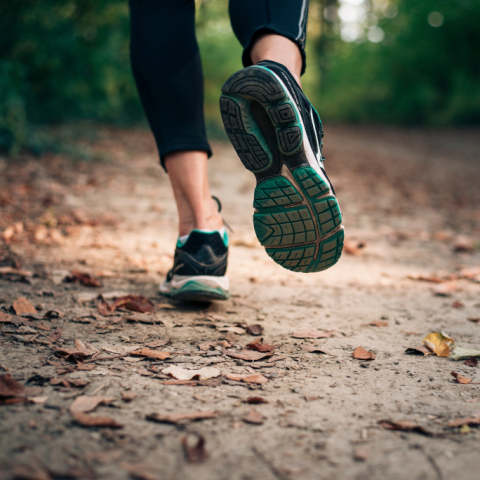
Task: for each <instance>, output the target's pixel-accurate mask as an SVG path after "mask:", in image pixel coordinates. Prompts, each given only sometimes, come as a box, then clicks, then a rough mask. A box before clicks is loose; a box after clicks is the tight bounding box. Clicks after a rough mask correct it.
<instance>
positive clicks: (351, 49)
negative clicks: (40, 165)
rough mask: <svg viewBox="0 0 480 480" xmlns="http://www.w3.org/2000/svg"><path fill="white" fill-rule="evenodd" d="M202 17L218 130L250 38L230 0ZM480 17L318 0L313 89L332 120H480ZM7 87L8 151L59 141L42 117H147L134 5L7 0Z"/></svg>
mask: <svg viewBox="0 0 480 480" xmlns="http://www.w3.org/2000/svg"><path fill="white" fill-rule="evenodd" d="M172 1H173V0H172ZM352 5H353V6H354V7H355V8H357V9H358V8H359V9H360V10H358V11H357V13H358V12H360V14H361V15H360V16H358V18H357V19H356V20H355V19H354V20H355V21H356V23H355V21H354V23H355V25H354V26H355V28H357V30H358V31H357V33H358V35H357V38H355V39H353V40H352V38H347V37H348V35H346V34H345V32H347V33H348V28H350V30H351V28H352V24H348V22H347V23H345V21H344V20H345V18H347V17H348V15H346V14H345V12H346V10H345V7H348V8H350V7H351V6H352ZM339 6H340V7H341V8H340V10H338V7H339ZM342 8H343V10H342ZM392 12H393V13H395V15H394V14H393V13H392ZM432 12H437V14H439V15H440V17H441V19H442V22H441V25H437V24H438V23H439V20H438V18H440V17H438V15H437V14H435V15H437V16H436V17H435V15H434V17H431V15H432ZM339 13H340V15H339ZM347 13H348V12H347ZM343 17H345V18H343ZM432 18H433V20H432ZM435 19H436V20H435ZM197 20H198V21H197V37H198V41H199V44H200V49H201V53H202V60H203V66H204V74H205V111H206V116H207V125H208V130H209V133H210V134H212V135H214V136H220V135H223V129H222V128H221V121H220V116H219V112H218V96H219V89H220V87H221V85H222V84H223V82H224V81H225V80H226V79H227V78H228V77H229V76H230V75H231V73H232V72H234V71H235V70H237V69H239V68H241V62H240V56H241V47H240V45H239V44H238V42H237V40H236V39H235V37H234V35H233V33H232V30H231V27H230V22H229V18H228V1H227V0H201V1H200V0H197ZM347 20H348V21H350V22H351V21H352V19H351V18H350V19H348V18H347ZM432 22H433V24H435V26H432ZM479 25H480V1H479V0H456V1H452V0H421V1H419V0H363V2H362V0H340V4H339V3H337V0H311V8H310V20H309V31H308V38H309V41H308V42H307V45H308V48H307V54H308V68H307V73H306V75H305V76H304V77H303V79H302V81H303V85H304V88H305V90H306V93H307V95H309V96H310V97H311V98H312V100H313V101H314V103H316V104H317V105H318V106H319V107H320V113H321V115H322V118H323V119H324V121H325V120H327V121H347V122H388V123H397V124H398V123H400V124H405V123H408V124H422V125H465V124H474V123H479V121H480V62H479V61H478V52H479V51H480V33H479V32H480V29H479ZM345 28H347V30H345ZM346 40H350V41H346ZM0 92H1V93H0V151H8V152H10V153H15V152H17V151H18V150H19V149H20V148H21V147H27V148H30V149H31V150H33V151H36V152H37V153H41V152H42V148H43V147H42V145H44V146H46V147H45V148H50V147H48V141H47V142H43V144H42V139H41V136H39V135H38V134H37V132H38V126H41V125H52V124H57V125H58V124H61V123H63V122H68V121H71V120H75V121H77V120H88V121H97V122H98V121H100V122H108V123H115V124H132V123H138V122H144V115H143V112H142V108H141V105H140V102H139V100H138V95H137V92H136V88H135V84H134V82H133V77H132V74H131V70H130V65H129V15H128V3H127V2H126V1H125V0H71V1H66V2H65V1H59V0H15V1H5V2H1V3H0Z"/></svg>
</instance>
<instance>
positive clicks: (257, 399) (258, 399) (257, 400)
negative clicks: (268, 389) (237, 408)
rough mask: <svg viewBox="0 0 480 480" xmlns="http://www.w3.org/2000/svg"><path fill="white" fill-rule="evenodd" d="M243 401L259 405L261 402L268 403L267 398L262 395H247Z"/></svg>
mask: <svg viewBox="0 0 480 480" xmlns="http://www.w3.org/2000/svg"><path fill="white" fill-rule="evenodd" d="M245 403H250V404H251V405H259V404H261V403H268V400H267V399H265V398H263V397H248V398H247V399H246V400H245Z"/></svg>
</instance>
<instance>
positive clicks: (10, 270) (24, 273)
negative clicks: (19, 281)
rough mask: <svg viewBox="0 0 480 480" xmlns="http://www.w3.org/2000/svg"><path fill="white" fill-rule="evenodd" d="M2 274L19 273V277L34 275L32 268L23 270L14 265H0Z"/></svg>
mask: <svg viewBox="0 0 480 480" xmlns="http://www.w3.org/2000/svg"><path fill="white" fill-rule="evenodd" d="M0 275H18V276H19V277H32V276H33V272H31V271H30V270H21V269H19V268H14V267H0Z"/></svg>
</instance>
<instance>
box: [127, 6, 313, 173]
mask: <svg viewBox="0 0 480 480" xmlns="http://www.w3.org/2000/svg"><path fill="white" fill-rule="evenodd" d="M229 12H230V19H231V22H232V27H233V31H234V33H235V35H236V37H237V38H238V40H239V41H240V43H241V44H242V45H243V47H244V51H243V57H242V61H243V65H244V66H246V67H247V66H249V65H252V61H251V59H250V50H251V48H252V46H253V44H254V42H255V40H256V39H257V38H258V37H259V36H260V35H262V34H263V33H266V32H273V33H277V34H279V35H283V36H285V37H287V38H289V39H290V40H292V41H294V42H295V43H296V44H297V45H298V47H299V49H300V52H301V54H302V58H303V68H302V73H303V71H304V70H305V50H304V47H305V39H306V24H307V16H308V0H230V8H229ZM130 16H131V44H130V55H131V61H132V69H133V75H134V77H135V82H136V84H137V87H138V91H139V94H140V99H141V101H142V105H143V108H144V109H145V113H146V115H147V119H148V122H149V124H150V127H151V129H152V131H153V135H154V136H155V140H156V142H157V146H158V150H159V153H160V159H161V162H162V164H163V159H164V158H165V155H167V154H168V153H171V152H175V151H181V150H190V151H191V150H197V151H205V152H207V153H208V156H209V157H210V156H211V154H212V151H211V148H210V145H209V143H208V141H207V136H206V132H205V120H204V116H203V75H202V66H201V63H200V55H199V51H198V45H197V40H196V38H195V1H194V0H130ZM232 73H234V72H232ZM219 94H220V92H219Z"/></svg>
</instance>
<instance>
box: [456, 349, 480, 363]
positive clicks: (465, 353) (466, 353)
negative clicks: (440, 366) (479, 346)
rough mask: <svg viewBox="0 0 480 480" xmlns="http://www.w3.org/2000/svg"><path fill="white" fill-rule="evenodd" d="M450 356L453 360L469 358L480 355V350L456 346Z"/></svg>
mask: <svg viewBox="0 0 480 480" xmlns="http://www.w3.org/2000/svg"><path fill="white" fill-rule="evenodd" d="M450 357H451V358H452V359H453V360H466V359H467V358H472V357H480V350H472V349H470V348H462V347H454V348H453V350H452V353H451V355H450Z"/></svg>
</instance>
